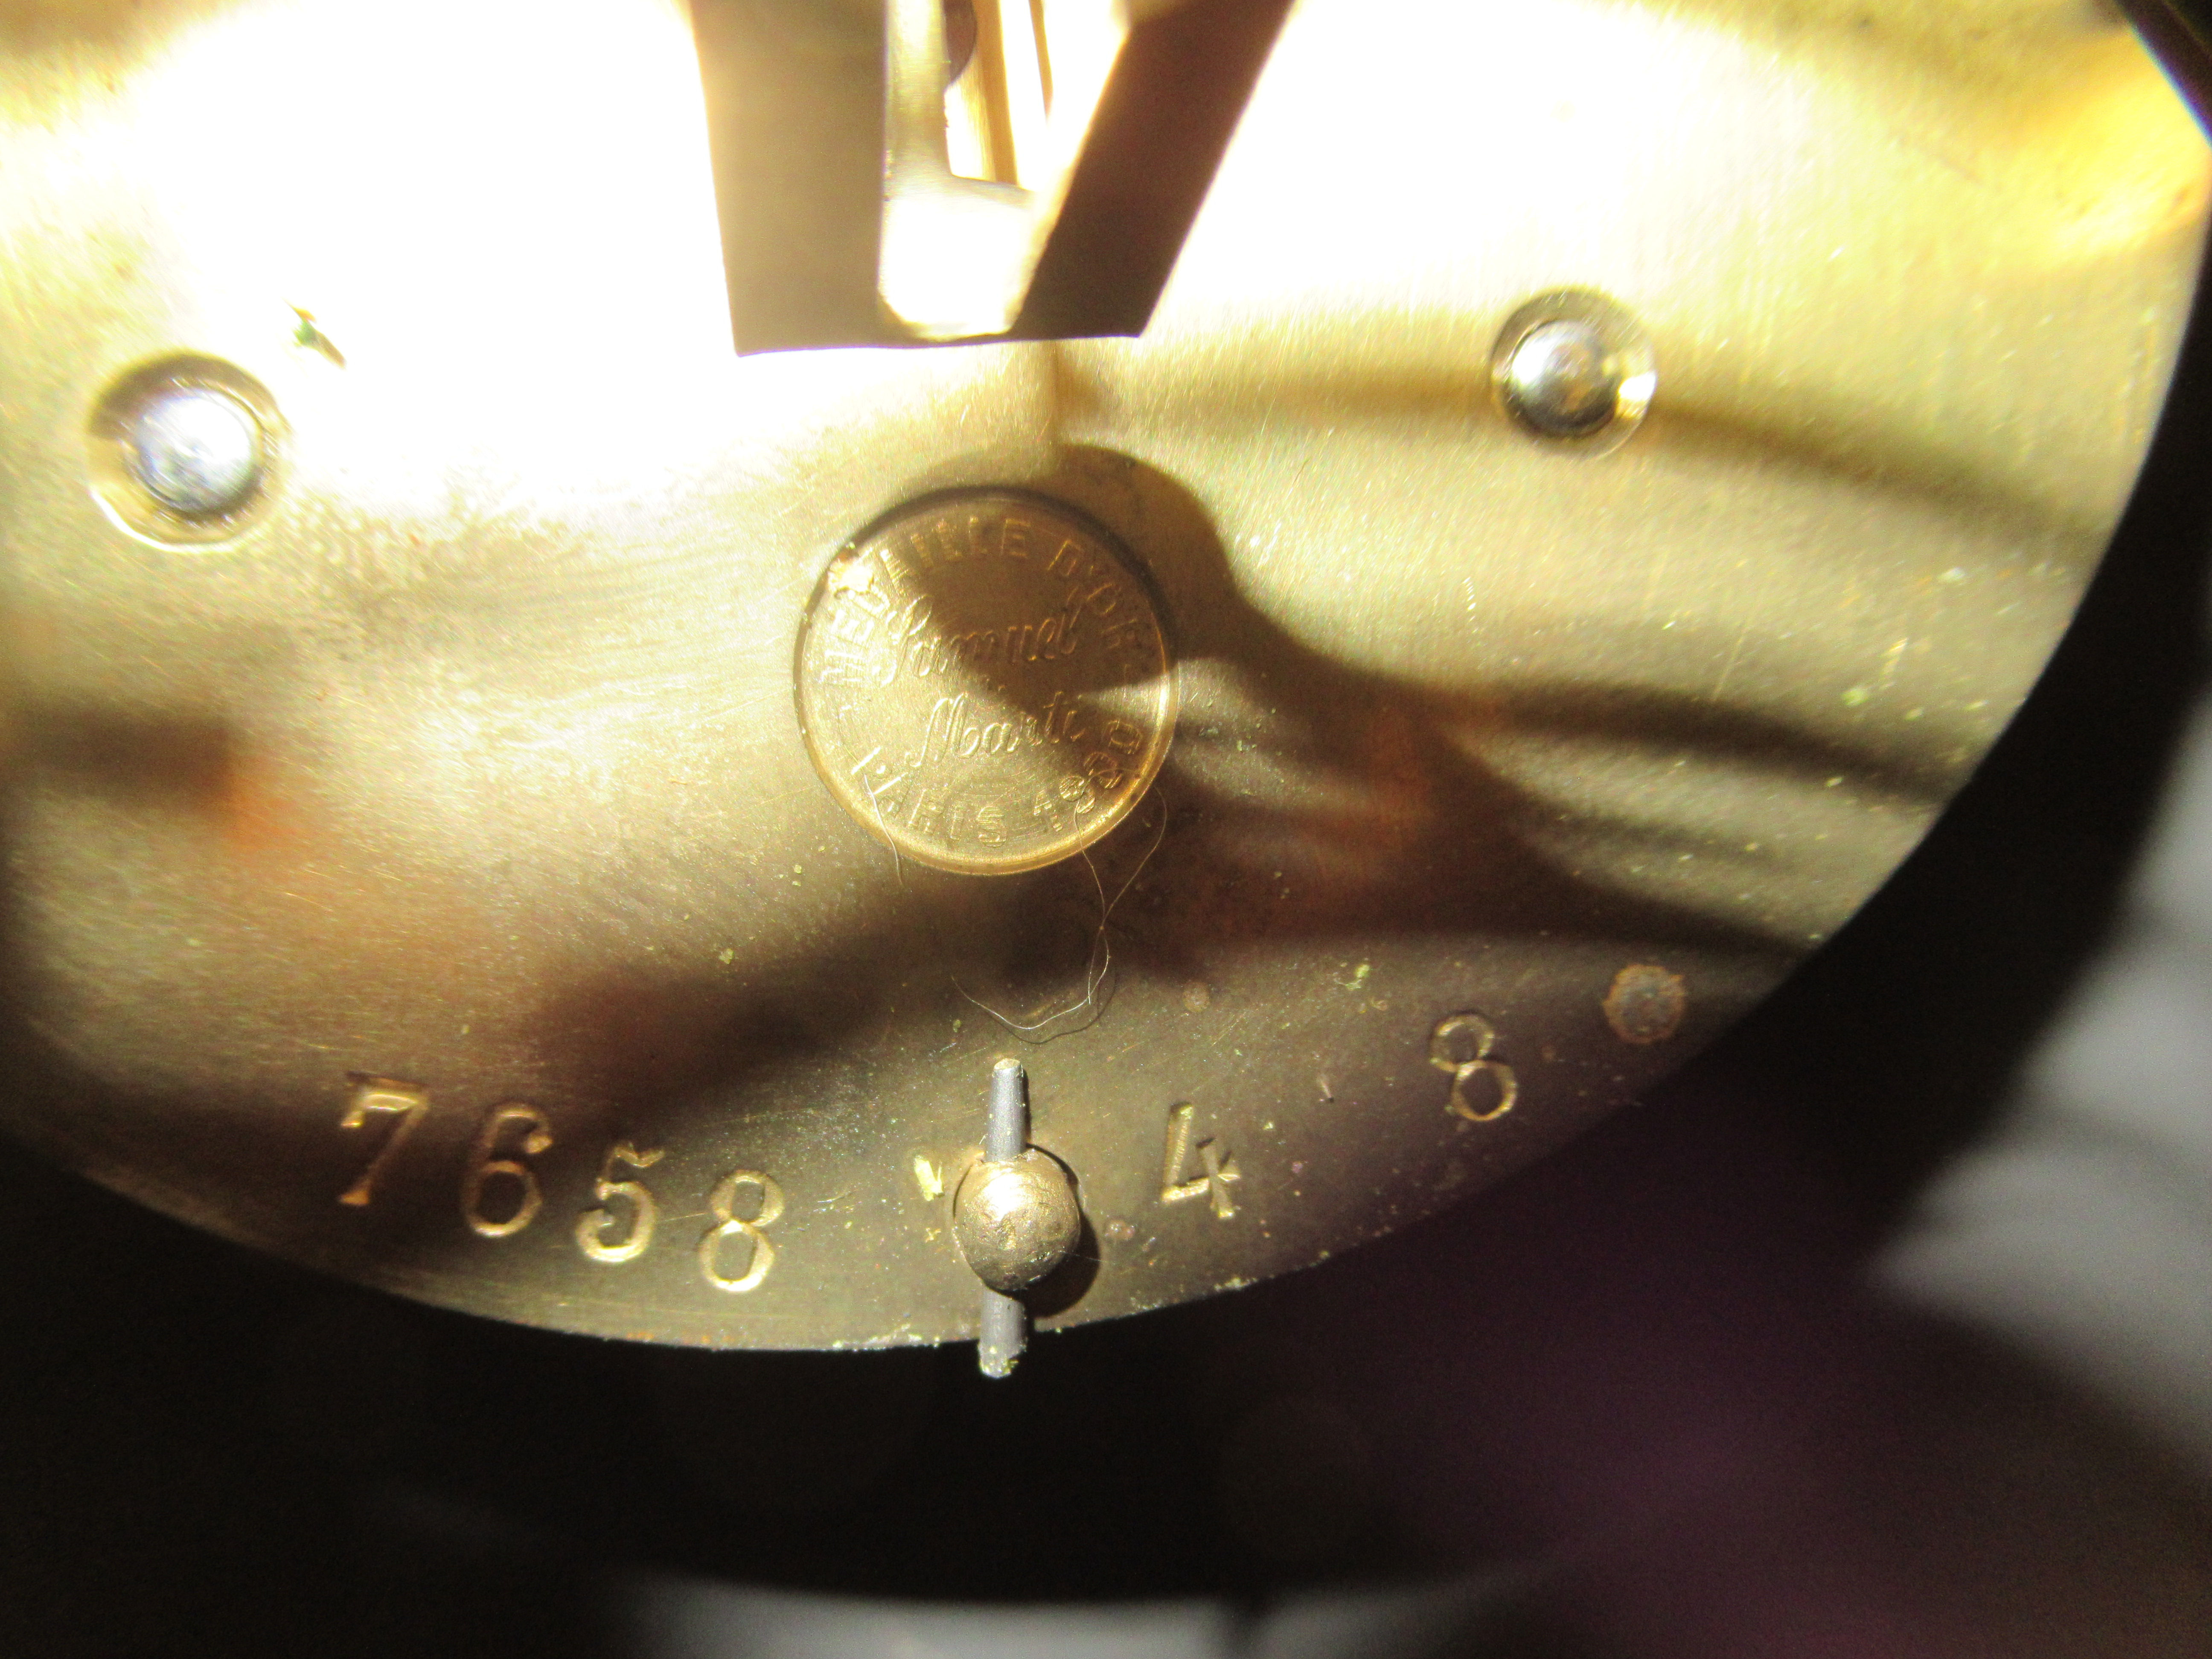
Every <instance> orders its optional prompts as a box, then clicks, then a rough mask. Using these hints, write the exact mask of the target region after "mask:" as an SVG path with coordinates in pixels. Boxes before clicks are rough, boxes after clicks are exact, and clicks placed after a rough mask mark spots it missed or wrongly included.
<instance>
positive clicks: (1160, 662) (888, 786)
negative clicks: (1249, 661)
mask: <svg viewBox="0 0 2212 1659" xmlns="http://www.w3.org/2000/svg"><path fill="white" fill-rule="evenodd" d="M798 676H799V724H800V726H802V727H803V729H804V730H805V734H806V744H807V749H808V751H809V752H810V753H811V754H812V756H813V757H814V763H815V765H816V766H817V768H818V769H820V771H821V774H822V781H823V783H824V784H826V785H828V786H829V792H830V793H832V794H834V795H836V797H837V799H839V800H841V801H842V802H843V803H844V804H845V806H846V808H847V810H848V811H850V812H851V813H852V814H853V816H854V817H856V818H858V819H859V820H860V823H862V824H863V825H864V826H866V828H867V829H869V830H871V831H872V832H873V833H874V834H875V835H877V836H879V837H880V838H881V839H882V840H883V841H884V843H885V844H886V845H888V846H890V847H892V848H896V849H897V850H898V851H899V852H900V853H902V854H905V855H906V856H907V857H908V858H914V859H919V860H921V862H923V863H924V864H933V865H935V866H938V868H939V869H941V870H960V871H966V872H970V873H973V874H977V875H987V874H1012V873H1013V872H1018V871H1022V870H1033V869H1035V868H1036V867H1037V866H1039V865H1042V864H1051V863H1054V862H1055V861H1057V860H1060V859H1064V858H1068V857H1071V856H1073V854H1077V853H1079V852H1080V851H1081V850H1082V849H1083V848H1085V847H1088V846H1089V845H1091V842H1095V841H1097V839H1098V838H1099V837H1100V836H1103V835H1104V834H1105V833H1106V832H1107V831H1108V830H1109V829H1112V828H1113V827H1114V826H1115V824H1117V823H1120V822H1121V820H1122V819H1123V818H1125V817H1127V816H1128V814H1129V810H1130V808H1132V807H1133V806H1134V805H1136V804H1137V802H1138V801H1139V800H1140V799H1143V796H1144V793H1145V791H1146V789H1148V788H1149V787H1152V780H1153V778H1154V777H1156V776H1158V773H1159V769H1160V762H1161V761H1162V760H1163V759H1164V757H1165V756H1166V754H1167V750H1168V744H1169V742H1170V739H1171V738H1173V736H1174V734H1175V676H1174V665H1173V663H1172V661H1171V660H1170V657H1169V654H1168V647H1167V642H1166V641H1165V639H1164V637H1163V636H1162V635H1161V632H1160V622H1159V617H1158V615H1157V613H1156V612H1155V611H1154V610H1153V608H1152V599H1151V598H1150V596H1149V595H1148V594H1147V593H1146V591H1145V581H1144V579H1143V578H1142V577H1140V576H1139V574H1137V572H1136V571H1135V570H1134V569H1133V568H1131V566H1130V565H1129V563H1128V562H1127V558H1126V556H1124V555H1123V554H1121V552H1120V551H1119V550H1117V549H1115V547H1114V545H1113V544H1112V543H1111V541H1110V540H1109V538H1107V537H1105V536H1104V535H1103V534H1102V533H1101V532H1098V531H1097V530H1096V529H1095V528H1093V527H1091V526H1088V525H1086V524H1085V523H1084V522H1083V520H1081V519H1080V518H1079V517H1077V516H1075V515H1073V514H1071V513H1068V512H1067V511H1066V510H1065V509H1063V508H1060V507H1054V505H1053V504H1052V503H1050V502H1049V501H1045V500H1042V499H1041V498H1027V497H1022V496H1017V495H1001V494H989V493H981V492H969V493H963V494H960V495H951V496H947V497H945V498H943V499H941V500H939V501H931V502H927V503H925V504H923V505H921V506H919V507H912V508H909V509H907V510H905V511H903V512H901V513H898V514H897V515H896V516H895V517H894V518H892V519H891V520H890V521H889V522H887V523H885V524H883V525H881V526H878V527H877V528H876V529H875V530H873V531H872V532H870V533H869V534H868V535H867V536H866V538H863V539H862V540H860V542H859V543H857V544H854V545H853V546H850V547H848V548H846V549H844V550H842V551H841V552H840V553H839V554H838V555H837V556H836V558H834V559H832V560H831V561H830V562H829V569H828V570H827V571H825V572H824V573H823V578H822V585H821V586H820V588H819V589H817V591H816V592H815V595H814V599H813V601H812V603H811V605H808V607H807V612H806V620H805V623H804V625H803V626H802V627H801V629H800V630H799V667H798Z"/></svg>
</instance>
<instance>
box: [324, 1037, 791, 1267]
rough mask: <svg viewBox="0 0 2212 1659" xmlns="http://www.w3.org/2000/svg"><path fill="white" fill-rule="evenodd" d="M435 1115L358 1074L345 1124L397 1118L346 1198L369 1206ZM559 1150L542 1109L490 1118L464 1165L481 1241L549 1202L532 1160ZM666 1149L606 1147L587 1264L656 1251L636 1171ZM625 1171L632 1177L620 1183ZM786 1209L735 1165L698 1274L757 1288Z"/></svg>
mask: <svg viewBox="0 0 2212 1659" xmlns="http://www.w3.org/2000/svg"><path fill="white" fill-rule="evenodd" d="M429 1111H430V1097H429V1095H428V1092H427V1091H424V1090H423V1089H422V1088H420V1087H419V1086H417V1085H415V1084H412V1083H400V1082H395V1081H393V1080H392V1079H389V1078H357V1079H356V1080H355V1089H354V1095H353V1099H352V1100H351V1102H350V1103H349V1104H348V1106H347V1108H346V1113H345V1115H344V1116H343V1117H342V1118H340V1119H339V1120H338V1127H340V1128H341V1129H347V1130H355V1131H362V1130H366V1129H368V1127H369V1126H370V1124H371V1123H372V1121H375V1120H377V1119H380V1118H387V1117H388V1118H390V1119H392V1127H391V1128H390V1130H389V1132H388V1133H386V1135H385V1137H384V1139H382V1140H381V1141H380V1142H379V1143H378V1145H377V1147H376V1150H375V1151H374V1152H373V1153H371V1154H370V1156H369V1159H368V1163H367V1164H363V1165H362V1171H361V1174H360V1175H359V1176H356V1178H355V1180H354V1183H353V1185H351V1186H350V1187H349V1188H346V1189H345V1191H343V1193H340V1194H338V1202H339V1203H341V1204H344V1205H348V1206H352V1207H354V1208H356V1209H367V1208H368V1206H370V1205H371V1204H372V1203H374V1201H375V1197H376V1184H377V1182H378V1181H379V1180H380V1178H381V1177H382V1176H383V1175H384V1173H385V1171H386V1169H388V1168H389V1167H390V1166H391V1164H392V1162H393V1161H394V1160H395V1159H396V1158H398V1156H399V1152H400V1149H401V1148H402V1147H403V1146H405V1145H406V1144H407V1140H408V1139H409V1137H410V1136H411V1135H412V1134H413V1133H415V1129H416V1125H418V1124H420V1123H421V1122H422V1120H423V1119H424V1118H425V1117H427V1116H428V1115H429ZM552 1146H553V1125H552V1123H551V1121H550V1120H549V1119H548V1118H547V1117H546V1115H545V1114H544V1112H542V1111H540V1110H539V1109H538V1108H537V1107H535V1106H531V1105H527V1104H525V1103H523V1102H520V1101H507V1102H505V1103H501V1104H500V1105H497V1106H494V1107H493V1108H492V1109H490V1110H489V1111H488V1112H486V1113H485V1114H484V1115H483V1121H482V1123H480V1124H479V1125H478V1126H477V1133H476V1138H475V1139H474V1140H473V1141H472V1142H471V1145H470V1148H469V1153H468V1158H467V1161H466V1162H465V1164H464V1165H463V1166H462V1170H461V1177H460V1193H459V1198H460V1210H461V1219H462V1220H463V1221H465V1222H466V1223H467V1224H468V1228H469V1231H471V1232H473V1233H475V1234H476V1235H477V1237H479V1238H512V1237H514V1236H515V1235H516V1234H517V1233H520V1232H521V1231H523V1230H524V1229H526V1228H527V1227H528V1226H529V1225H531V1223H532V1222H533V1221H535V1220H537V1219H538V1212H539V1211H541V1210H543V1209H544V1207H545V1192H544V1188H543V1187H542V1186H541V1185H540V1184H539V1182H538V1172H537V1170H535V1169H534V1168H532V1165H531V1164H530V1162H529V1160H530V1159H532V1158H538V1157H540V1156H542V1155H543V1154H544V1153H545V1152H550V1150H551V1149H552ZM663 1151H664V1149H662V1148H660V1147H658V1146H656V1147H653V1148H652V1149H651V1150H650V1151H647V1150H641V1148H639V1147H638V1146H636V1145H635V1143H633V1142H631V1141H629V1140H617V1141H616V1142H615V1143H614V1144H613V1145H612V1146H610V1147H608V1148H607V1151H606V1155H605V1157H604V1158H601V1159H600V1161H599V1178H598V1179H597V1180H596V1181H594V1182H592V1199H593V1200H595V1201H594V1203H593V1206H592V1208H590V1209H588V1210H586V1211H585V1212H583V1213H582V1214H581V1215H580V1216H578V1217H577V1218H576V1225H575V1228H574V1237H575V1240H576V1248H577V1249H578V1250H580V1252H581V1253H582V1254H583V1256H584V1259H585V1260H586V1261H596V1262H599V1263H600V1264H601V1265H603V1266H607V1267H612V1266H616V1265H618V1264H620V1263H622V1262H624V1261H636V1260H637V1259H638V1258H639V1257H640V1256H641V1255H644V1254H645V1253H646V1251H647V1249H648V1248H650V1246H651V1245H652V1243H653V1233H654V1231H655V1229H656V1228H657V1227H658V1226H659V1220H660V1206H659V1200H656V1199H655V1198H654V1197H653V1193H652V1191H651V1190H650V1189H649V1188H647V1186H646V1185H645V1183H644V1182H641V1181H639V1180H637V1179H636V1178H635V1176H638V1175H642V1174H643V1173H644V1172H645V1171H646V1170H650V1169H651V1168H652V1167H653V1165H654V1164H658V1163H659V1162H660V1159H661V1158H662V1155H663ZM624 1170H628V1171H629V1172H631V1173H630V1175H629V1176H628V1177H626V1178H621V1179H618V1178H617V1177H618V1176H621V1175H622V1172H623V1171H624ZM747 1193H750V1194H753V1196H752V1197H751V1199H750V1200H748V1201H746V1207H747V1208H750V1210H751V1211H752V1214H751V1215H750V1216H741V1215H739V1214H738V1204H739V1202H740V1199H741V1195H742V1194H747ZM783 1208H784V1197H783V1188H782V1187H781V1185H780V1184H779V1183H778V1182H777V1181H776V1180H775V1177H774V1176H769V1175H766V1174H764V1173H763V1172H762V1171H760V1170H731V1171H730V1172H729V1173H728V1174H727V1175H725V1176H723V1177H722V1178H721V1179H720V1181H718V1182H715V1183H714V1190H713V1191H712V1192H710V1193H709V1194H708V1197H707V1212H708V1214H709V1215H710V1216H711V1217H713V1218H714V1220H713V1225H710V1226H709V1227H708V1229H707V1231H705V1232H703V1233H702V1234H701V1235H700V1237H699V1242H698V1244H697V1245H696V1248H695V1250H694V1254H695V1255H696V1256H697V1257H698V1261H699V1274H700V1277H701V1278H702V1279H705V1280H706V1281H707V1283H708V1285H712V1286H713V1287H714V1289H716V1290H718V1291H729V1292H731V1293H732V1294H742V1293H744V1291H752V1290H757V1289H758V1288H759V1287H760V1285H761V1283H762V1281H763V1280H764V1279H767V1277H768V1275H769V1269H770V1268H771V1267H774V1266H775V1244H774V1243H772V1242H771V1241H770V1240H769V1237H768V1229H769V1227H771V1226H773V1225H775V1222H776V1220H777V1219H778V1218H780V1217H781V1215H782V1214H783ZM732 1239H736V1240H742V1241H743V1243H744V1251H745V1253H744V1255H743V1256H742V1257H739V1256H738V1250H737V1246H736V1245H734V1244H732V1243H730V1241H731V1240H732ZM732 1268H735V1269H737V1271H735V1272H732V1271H731V1269H732Z"/></svg>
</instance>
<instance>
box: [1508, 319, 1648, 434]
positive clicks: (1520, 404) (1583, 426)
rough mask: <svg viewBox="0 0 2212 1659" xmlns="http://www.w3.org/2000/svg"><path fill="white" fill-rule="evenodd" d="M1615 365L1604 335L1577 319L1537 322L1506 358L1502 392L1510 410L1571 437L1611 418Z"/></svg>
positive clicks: (1617, 377)
mask: <svg viewBox="0 0 2212 1659" xmlns="http://www.w3.org/2000/svg"><path fill="white" fill-rule="evenodd" d="M1620 380H1621V376H1620V365H1619V364H1618V363H1617V362H1610V361H1608V359H1607V355H1606V349H1605V339H1604V337H1603V336H1601V334H1600V333H1599V332H1598V331H1597V329H1596V327H1595V325H1593V324H1591V323H1589V322H1587V321H1584V320H1583V319H1581V318H1563V319H1560V320H1559V321H1558V322H1553V323H1541V324H1539V325H1537V326H1536V327H1534V328H1533V329H1531V330H1529V331H1528V333H1527V334H1525V335H1523V336H1522V339H1521V343H1520V344H1518V345H1516V346H1515V347H1514V348H1513V349H1512V351H1511V352H1510V354H1509V355H1508V356H1507V358H1506V361H1505V379H1504V391H1505V397H1506V399H1507V401H1508V402H1509V403H1510V404H1511V405H1512V408H1513V412H1514V413H1515V414H1516V415H1518V416H1520V417H1521V418H1522V420H1523V421H1526V422H1528V424H1529V425H1530V426H1533V427H1534V428H1536V429H1537V430H1538V431H1540V432H1547V433H1549V434H1551V435H1553V436H1555V437H1575V436H1579V435H1582V434H1583V433H1585V432H1595V430H1596V429H1597V428H1600V427H1601V426H1603V425H1604V424H1605V423H1606V422H1607V421H1610V420H1611V419H1612V418H1613V412H1614V404H1615V402H1616V400H1617V399H1618V398H1619V397H1620Z"/></svg>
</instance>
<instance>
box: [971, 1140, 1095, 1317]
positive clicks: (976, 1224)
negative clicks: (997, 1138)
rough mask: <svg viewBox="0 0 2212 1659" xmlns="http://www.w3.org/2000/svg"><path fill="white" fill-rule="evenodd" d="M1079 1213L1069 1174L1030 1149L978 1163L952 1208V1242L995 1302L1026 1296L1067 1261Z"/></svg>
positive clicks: (1078, 1229)
mask: <svg viewBox="0 0 2212 1659" xmlns="http://www.w3.org/2000/svg"><path fill="white" fill-rule="evenodd" d="M1082 1233H1083V1212H1082V1210H1081V1209H1080V1207H1079V1206H1078V1205H1077V1204H1076V1201H1075V1188H1073V1185H1072V1184H1071V1183H1070V1182H1069V1181H1068V1178H1067V1172H1066V1170H1062V1169H1061V1168H1060V1165H1059V1164H1055V1163H1054V1162H1053V1160H1052V1159H1051V1158H1048V1157H1047V1156H1046V1155H1045V1154H1044V1153H1042V1152H1038V1151H1036V1149H1035V1148H1034V1147H1032V1148H1031V1149H1030V1150H1029V1151H1028V1152H1024V1153H1022V1154H1021V1156H1020V1157H1018V1158H1006V1159H1003V1160H998V1161H994V1162H989V1163H984V1164H977V1165H976V1166H975V1168H974V1169H973V1170H969V1173H968V1178H967V1179H966V1180H965V1181H963V1182H961V1183H960V1191H959V1194H958V1195H957V1197H955V1199H954V1200H953V1204H952V1237H953V1239H954V1241H955V1242H956V1243H957V1244H958V1245H959V1246H960V1254H961V1255H963V1257H965V1258H966V1260H967V1262H968V1265H969V1267H971V1268H972V1269H974V1271H975V1277H976V1278H978V1279H981V1280H982V1281H983V1283H984V1284H985V1285H988V1286H989V1287H990V1288H991V1289H992V1290H994V1291H998V1292H999V1293H1000V1295H1001V1296H1012V1295H1013V1294H1014V1293H1015V1292H1016V1291H1024V1290H1027V1289H1028V1288H1029V1287H1030V1285H1034V1284H1036V1282H1037V1281H1038V1280H1039V1279H1042V1278H1043V1277H1044V1276H1045V1275H1046V1274H1048V1273H1050V1272H1051V1271H1052V1270H1053V1269H1054V1267H1058V1266H1060V1263H1061V1262H1063V1261H1066V1259H1067V1254H1068V1252H1069V1251H1070V1250H1073V1249H1074V1248H1075V1243H1076V1240H1077V1239H1078V1238H1079V1237H1081V1236H1082Z"/></svg>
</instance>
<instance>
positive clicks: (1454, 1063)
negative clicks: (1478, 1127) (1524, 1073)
mask: <svg viewBox="0 0 2212 1659" xmlns="http://www.w3.org/2000/svg"><path fill="white" fill-rule="evenodd" d="M1462 1038H1466V1039H1469V1040H1471V1041H1472V1042H1473V1043H1474V1054H1471V1055H1468V1057H1467V1058H1466V1059H1464V1060H1462V1058H1461V1057H1460V1044H1459V1039H1462ZM1497 1041H1498V1028H1497V1027H1495V1026H1494V1025H1492V1024H1491V1023H1490V1022H1489V1021H1488V1020H1486V1019H1485V1018H1483V1017H1482V1016H1481V1015H1480V1014H1453V1015H1450V1016H1449V1017H1448V1018H1445V1019H1444V1020H1443V1022H1442V1023H1441V1024H1438V1025H1437V1029H1436V1030H1434V1031H1433V1032H1431V1034H1430V1036H1429V1064H1430V1065H1431V1066H1435V1067H1436V1068H1437V1070H1438V1071H1439V1072H1449V1073H1451V1080H1452V1085H1451V1099H1450V1100H1449V1102H1448V1103H1447V1104H1446V1109H1447V1110H1449V1111H1453V1112H1456V1113H1457V1114H1458V1115H1460V1116H1462V1117H1463V1118H1465V1119H1466V1120H1467V1121H1468V1122H1469V1123H1487V1122H1489V1121H1491V1120H1492V1119H1493V1118H1500V1117H1504V1115H1506V1113H1508V1112H1510V1111H1511V1110H1512V1109H1513V1102H1514V1100H1515V1098H1516V1097H1518V1096H1519V1094H1520V1092H1521V1083H1520V1079H1517V1078H1516V1077H1515V1076H1514V1075H1513V1068H1512V1067H1511V1066H1508V1065H1507V1064H1506V1063H1505V1062H1504V1060H1492V1059H1491V1057H1490V1045H1491V1044H1492V1043H1493V1042H1497ZM1480 1072H1487V1073H1490V1075H1491V1078H1492V1080H1493V1081H1494V1082H1495V1083H1496V1084H1497V1085H1498V1104H1496V1105H1495V1106H1493V1107H1492V1108H1491V1109H1489V1110H1488V1111H1486V1112H1478V1111H1476V1110H1475V1109H1474V1107H1472V1106H1470V1105H1468V1103H1467V1085H1468V1080H1469V1079H1472V1078H1474V1076H1475V1074H1476V1073H1480Z"/></svg>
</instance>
